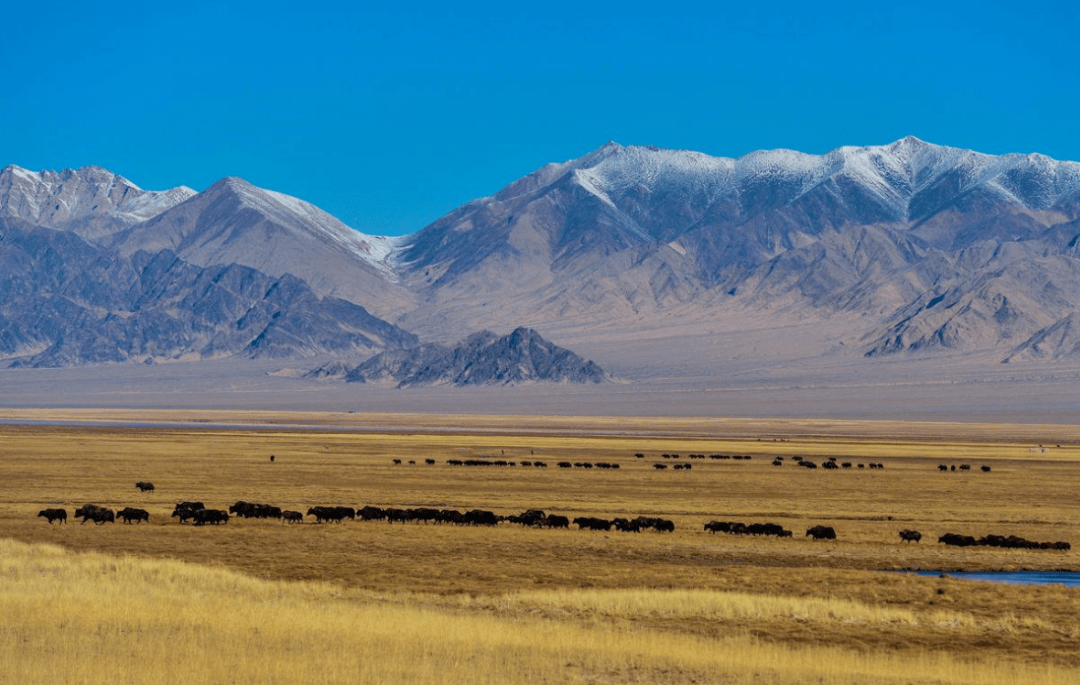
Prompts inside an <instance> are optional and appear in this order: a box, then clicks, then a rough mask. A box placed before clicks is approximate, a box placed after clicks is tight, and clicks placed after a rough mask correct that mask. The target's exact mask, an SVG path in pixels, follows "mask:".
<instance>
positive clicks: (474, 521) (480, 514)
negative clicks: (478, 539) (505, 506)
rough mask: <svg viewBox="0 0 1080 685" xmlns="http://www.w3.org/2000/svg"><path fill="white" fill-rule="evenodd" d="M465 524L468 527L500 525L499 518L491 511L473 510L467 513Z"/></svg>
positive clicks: (464, 519) (464, 518)
mask: <svg viewBox="0 0 1080 685" xmlns="http://www.w3.org/2000/svg"><path fill="white" fill-rule="evenodd" d="M463 523H464V524H465V525H467V526H497V525H499V517H498V516H496V515H495V513H494V512H491V511H485V510H483V509H473V510H471V511H467V512H465V515H464V517H463Z"/></svg>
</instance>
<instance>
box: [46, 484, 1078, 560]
mask: <svg viewBox="0 0 1080 685" xmlns="http://www.w3.org/2000/svg"><path fill="white" fill-rule="evenodd" d="M144 485H149V484H144V483H142V482H140V483H137V484H136V486H137V487H139V488H140V489H143V490H145V489H146V488H144V487H143V486H144ZM149 489H153V486H152V485H151V486H150V488H149ZM38 516H39V517H41V518H45V519H47V520H48V522H49V523H50V524H51V523H53V522H54V521H59V522H60V523H66V522H67V510H65V509H43V510H42V511H41V512H39V513H38ZM304 516H305V515H304V514H301V513H300V512H299V511H290V510H283V509H282V508H281V507H277V506H274V505H271V504H260V503H257V502H245V501H242V500H241V501H239V502H236V503H235V504H233V505H232V506H230V507H229V509H228V511H226V510H224V509H207V508H206V507H205V506H204V505H203V503H202V502H180V503H179V504H177V505H176V506H175V508H174V509H173V513H172V517H173V518H177V519H179V520H180V523H186V522H188V521H191V522H192V523H193V524H194V525H196V526H203V525H219V524H224V523H228V521H229V519H230V518H233V517H236V518H255V519H260V518H261V519H278V520H281V521H282V522H284V523H303V522H304ZM307 516H311V517H313V518H314V519H315V522H316V523H341V522H342V521H344V520H345V519H350V520H356V519H360V520H361V521H386V522H388V523H408V522H414V523H434V524H452V525H463V526H497V525H499V524H500V523H502V522H504V521H505V522H508V523H513V524H518V525H521V526H525V527H530V528H566V529H569V528H570V524H571V523H573V524H574V525H576V526H577V527H578V529H579V530H601V531H610V530H611V529H612V528H614V529H615V530H616V531H620V532H632V533H639V532H641V531H643V530H653V531H656V532H659V533H663V532H668V533H671V532H674V531H675V523H674V522H673V521H671V520H669V519H664V518H659V517H652V516H639V517H637V518H634V519H628V518H624V517H616V518H613V519H610V520H609V519H603V518H596V517H591V516H580V517H578V518H575V519H574V520H573V521H571V520H570V519H569V518H568V517H566V516H561V515H559V514H547V513H545V512H544V511H542V510H540V509H528V510H526V511H524V512H522V513H521V514H515V515H510V516H500V515H497V514H495V513H494V512H491V511H486V510H483V509H473V510H470V511H466V512H461V511H457V510H455V509H434V508H428V507H417V508H410V509H398V508H394V507H385V508H384V507H374V506H366V507H361V508H359V509H354V508H353V507H346V506H313V507H310V508H309V509H308V510H307ZM75 518H81V519H82V522H83V523H86V522H87V521H93V522H94V523H96V524H99V525H100V524H103V523H111V522H114V521H116V519H118V518H119V519H122V520H123V521H124V522H125V523H129V524H130V523H141V522H143V521H147V522H149V520H150V514H149V512H147V511H146V510H145V509H136V508H132V507H125V508H124V509H121V510H120V511H118V512H115V513H114V512H113V510H112V509H109V508H107V507H101V506H98V505H95V504H86V505H83V506H82V507H79V508H78V509H76V510H75ZM704 531H705V532H709V533H727V534H729V535H752V536H763V537H769V536H771V537H778V538H790V537H792V532H791V531H790V530H787V529H785V528H784V527H783V526H781V525H779V524H776V523H750V524H746V523H742V522H738V521H709V522H708V523H706V524H705V525H704ZM806 537H811V538H813V539H815V540H835V539H836V530H835V529H834V528H833V527H832V526H823V525H816V526H812V527H810V528H808V529H807V531H806ZM921 539H922V533H920V532H919V531H917V530H901V531H900V540H901V541H902V542H916V543H917V542H919V541H920V540H921ZM938 542H939V543H941V544H945V545H953V546H959V547H974V546H983V547H1003V548H1009V549H1050V550H1060V551H1068V550H1070V549H1072V546H1071V545H1070V544H1069V543H1068V542H1033V541H1031V540H1025V539H1024V538H1021V537H1017V536H1015V535H1010V536H1007V537H1006V536H1003V535H987V536H984V537H981V538H975V537H972V536H970V535H957V534H955V533H946V534H945V535H942V536H941V537H939V538H938Z"/></svg>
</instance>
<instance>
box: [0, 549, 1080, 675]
mask: <svg viewBox="0 0 1080 685" xmlns="http://www.w3.org/2000/svg"><path fill="white" fill-rule="evenodd" d="M0 579H2V580H3V584H2V585H0V609H2V610H3V615H4V617H5V620H4V621H3V622H0V663H2V664H4V668H3V674H4V675H3V679H4V681H5V682H18V683H44V682H49V683H52V682H74V683H93V682H109V683H146V682H154V683H217V682H231V683H233V682H259V683H288V684H290V685H293V684H300V685H303V684H306V683H313V684H314V683H386V682H401V683H432V684H438V683H478V682H479V683H556V682H640V683H663V682H718V683H782V682H818V683H856V682H857V683H868V682H873V683H910V682H941V683H972V684H976V683H989V682H1010V683H1035V682H1038V683H1041V684H1045V685H1056V684H1057V683H1072V682H1075V681H1074V680H1073V677H1074V672H1073V671H1072V670H1070V669H1068V668H1063V667H1060V666H1057V665H1053V664H1046V663H1026V662H1024V661H1022V660H1016V659H1013V660H1006V661H995V662H992V663H987V662H985V661H975V660H971V659H968V658H965V657H964V656H963V655H953V654H949V653H945V652H928V651H925V650H923V651H913V650H897V649H892V650H884V651H876V650H853V649H849V648H844V647H838V646H833V645H812V646H799V645H792V644H782V643H767V642H763V641H761V640H758V639H755V638H753V637H750V636H748V635H746V634H743V635H739V636H732V637H721V638H712V637H707V636H702V635H700V634H696V633H695V632H694V631H690V630H685V629H679V628H669V629H664V628H661V627H650V625H649V624H648V622H649V621H650V620H656V619H661V620H676V621H680V620H693V621H698V620H706V621H725V620H737V619H740V618H746V617H763V618H765V619H767V620H774V621H775V620H780V621H810V622H817V623H829V622H843V623H850V624H851V626H852V629H853V630H857V629H865V628H868V627H872V626H885V627H888V626H893V625H897V624H904V625H917V624H918V623H919V622H920V621H922V620H923V619H920V618H918V617H917V616H916V615H915V614H913V613H912V612H908V611H905V610H895V609H893V610H890V609H882V608H878V607H871V606H867V605H863V604H860V603H857V602H844V601H820V600H816V599H801V600H800V599H793V598H765V597H762V596H760V595H754V594H746V593H727V592H718V591H704V590H697V591H685V590H683V591H680V590H674V591H662V590H641V589H639V590H556V591H542V592H526V593H516V594H515V593H511V594H508V595H503V596H498V597H490V596H485V597H479V598H477V597H458V598H456V599H453V600H447V599H446V598H442V599H440V598H425V597H422V596H410V595H384V594H377V593H372V592H369V591H360V590H355V589H349V588H343V587H341V586H337V585H334V584H329V583H319V582H283V581H265V580H259V579H255V578H251V577H250V576H245V575H242V574H239V573H236V572H234V571H230V570H226V569H222V568H210V567H205V566H196V565H190V564H186V563H183V562H179V561H174V560H161V559H142V558H135V557H130V556H121V557H118V556H113V555H106V554H100V553H83V554H74V553H71V552H67V551H64V550H62V549H61V548H58V547H56V546H53V545H43V544H38V545H28V544H25V543H19V542H14V541H0ZM643 619H644V620H645V622H646V624H645V627H642V624H641V622H642V620H643ZM926 620H928V621H929V622H930V623H929V626H928V627H933V626H936V625H938V624H945V625H948V626H950V627H951V628H952V629H953V630H959V631H962V632H963V633H964V634H965V635H989V634H994V633H998V632H1003V633H1006V634H1011V633H1022V632H1025V631H1030V630H1032V629H1033V627H1034V625H1035V624H1037V627H1038V628H1039V629H1042V630H1046V629H1047V628H1049V626H1048V624H1046V623H1044V622H1042V621H1023V620H1016V619H1010V620H1005V621H979V620H976V619H973V618H972V617H970V616H969V615H966V614H964V613H962V612H955V611H938V612H935V613H934V614H933V615H932V616H930V617H928V618H927V619H926Z"/></svg>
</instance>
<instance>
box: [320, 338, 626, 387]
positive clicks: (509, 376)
mask: <svg viewBox="0 0 1080 685" xmlns="http://www.w3.org/2000/svg"><path fill="white" fill-rule="evenodd" d="M308 376H309V377H311V378H342V379H344V380H346V381H350V382H391V383H395V384H396V385H397V387H399V388H403V387H408V386H412V385H462V386H463V385H511V384H522V383H530V382H536V381H544V382H556V383H604V382H607V381H609V380H610V378H609V377H608V375H607V374H606V373H604V371H603V369H601V368H600V367H599V366H597V365H596V363H594V362H592V361H587V360H585V359H582V358H581V357H579V356H577V355H576V354H574V353H573V352H571V351H569V350H567V349H564V348H562V347H559V346H558V345H553V344H551V343H550V342H548V341H547V340H544V339H543V338H542V337H541V336H540V334H539V333H537V332H536V331H534V330H531V329H528V328H517V329H515V330H514V331H512V332H511V333H509V334H508V335H504V336H498V335H495V334H494V333H492V332H491V331H481V332H479V333H474V334H473V335H471V336H469V337H468V338H466V339H465V340H463V341H461V342H460V343H458V344H456V345H439V344H434V343H428V344H426V345H420V346H418V347H415V348H411V349H402V350H389V351H386V352H381V353H379V354H377V355H375V356H374V357H372V358H371V359H368V360H367V361H365V362H363V363H362V364H357V365H354V366H350V365H348V364H344V363H342V362H331V363H330V364H325V365H323V366H320V367H319V368H317V369H315V370H313V371H311V372H310V373H309V374H308Z"/></svg>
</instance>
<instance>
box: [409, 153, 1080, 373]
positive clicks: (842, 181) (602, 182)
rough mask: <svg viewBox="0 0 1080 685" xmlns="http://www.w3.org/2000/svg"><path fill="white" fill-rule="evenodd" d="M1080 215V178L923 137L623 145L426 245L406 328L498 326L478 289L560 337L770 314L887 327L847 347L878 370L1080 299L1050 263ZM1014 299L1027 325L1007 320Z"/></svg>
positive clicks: (425, 235)
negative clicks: (839, 142) (813, 143)
mask: <svg viewBox="0 0 1080 685" xmlns="http://www.w3.org/2000/svg"><path fill="white" fill-rule="evenodd" d="M1078 217H1080V164H1077V163H1075V162H1058V161H1054V160H1051V159H1049V158H1047V157H1044V156H1041V155H1020V154H1015V155H1003V156H993V155H985V154H980V153H977V152H972V151H969V150H960V149H956V148H949V147H942V146H938V145H932V144H929V143H925V142H923V141H920V140H918V139H916V138H910V137H909V138H905V139H903V140H899V141H897V142H895V143H892V144H891V145H886V146H873V147H843V148H839V149H837V150H834V151H832V152H829V153H828V154H825V155H819V156H815V155H807V154H803V153H798V152H793V151H790V150H772V151H761V152H755V153H752V154H749V155H746V156H744V157H740V158H738V159H728V158H715V157H709V156H707V155H703V154H701V153H697V152H688V151H676V150H660V149H656V148H650V147H622V146H619V145H617V144H614V143H609V144H607V145H605V146H603V147H601V148H600V149H598V150H596V151H594V152H592V153H590V154H588V155H585V156H584V157H581V158H580V159H577V160H573V161H570V162H566V163H563V164H560V165H549V166H547V167H544V168H543V169H540V170H539V171H537V172H535V173H534V174H532V175H530V176H528V177H526V178H524V179H522V180H521V181H518V182H516V183H514V184H511V185H510V186H508V187H507V188H505V189H504V190H502V191H500V192H499V193H496V194H495V195H493V196H491V197H487V198H481V199H479V200H476V201H473V202H471V203H469V204H467V205H464V206H462V207H460V208H458V209H457V210H455V211H454V212H451V213H450V214H448V215H447V216H446V217H444V218H442V219H440V220H439V221H437V222H435V223H434V224H432V225H431V226H429V227H427V228H425V229H423V230H422V231H420V232H418V233H416V234H414V235H413V236H411V237H410V238H408V239H407V240H406V241H405V243H404V244H403V246H402V252H401V257H400V262H401V263H402V264H403V265H404V276H405V278H406V279H407V280H408V282H409V283H410V284H411V285H413V287H415V288H417V289H418V290H419V291H420V292H421V293H422V295H423V296H422V299H421V300H420V306H419V307H418V308H417V310H415V311H414V312H411V313H410V314H408V315H407V316H406V317H404V318H403V319H402V321H403V322H405V324H406V326H407V327H410V328H411V329H414V330H418V331H420V332H422V333H427V332H431V333H433V332H434V331H436V330H438V329H439V328H440V327H441V326H444V325H445V322H446V321H447V320H448V319H449V320H454V321H467V322H468V324H467V325H468V326H470V327H472V328H478V327H482V326H492V325H493V324H494V323H495V322H496V321H497V320H498V317H499V313H498V311H497V310H496V309H493V307H492V306H491V305H490V304H489V306H488V307H487V308H486V309H480V308H477V307H473V306H471V304H470V303H469V302H467V301H464V300H463V298H462V293H464V292H468V293H472V294H473V296H474V297H476V298H477V299H482V300H484V301H487V302H489V303H491V302H498V303H499V306H500V307H501V311H510V312H512V313H513V315H514V319H515V320H517V321H521V322H523V323H528V324H530V325H535V326H538V327H540V328H541V329H542V330H551V328H552V327H556V328H566V327H567V326H568V325H573V326H596V325H604V324H607V323H609V322H611V321H613V320H620V319H621V320H624V321H629V320H634V321H639V320H641V319H642V318H643V317H644V318H648V317H655V316H658V315H661V313H663V312H667V313H670V312H673V311H682V312H684V313H685V315H686V316H688V317H690V318H691V319H693V318H695V317H698V318H700V317H705V318H717V317H719V318H720V319H722V318H723V316H724V313H725V312H729V311H732V310H733V309H740V308H741V309H744V310H745V309H746V308H758V309H760V308H762V307H767V308H769V309H771V310H777V309H785V308H786V309H789V310H798V311H800V312H802V313H803V315H809V314H808V313H809V312H815V311H816V312H818V315H832V314H835V313H837V312H856V313H860V314H867V315H871V316H873V317H874V318H873V321H875V322H878V323H876V324H874V325H871V326H867V330H865V331H864V333H863V336H862V337H860V338H859V339H856V340H849V341H848V342H855V343H857V344H861V345H864V346H865V350H866V351H867V352H869V353H873V354H880V353H883V352H886V351H891V352H895V351H901V350H905V349H912V348H919V349H927V348H932V347H934V346H935V345H938V346H945V347H950V348H955V347H960V348H965V347H973V348H983V347H987V346H990V347H994V346H998V345H1005V344H1015V343H1016V342H1019V340H1020V339H1023V337H1026V335H1029V334H1030V333H1031V332H1033V330H1034V329H1032V328H1031V327H1032V326H1034V327H1036V328H1038V327H1041V326H1042V325H1046V324H1047V323H1048V322H1052V321H1055V320H1057V319H1058V318H1061V317H1063V316H1065V315H1066V314H1068V313H1069V311H1071V310H1069V307H1070V306H1072V304H1073V303H1077V302H1080V298H1077V297H1076V295H1075V294H1074V292H1073V291H1075V290H1076V288H1075V286H1074V285H1073V284H1074V283H1075V282H1076V278H1075V277H1076V273H1075V271H1076V269H1075V267H1076V265H1077V262H1075V260H1074V258H1073V257H1067V258H1066V259H1065V260H1064V262H1061V263H1055V264H1054V265H1053V266H1052V268H1049V265H1048V264H1046V263H1044V261H1043V260H1046V259H1050V258H1051V257H1052V256H1054V255H1057V254H1060V253H1062V252H1064V251H1066V250H1068V249H1072V248H1070V247H1069V245H1070V243H1071V242H1073V241H1074V239H1075V237H1076V236H1077V235H1078V234H1080V229H1078V228H1077V225H1076V223H1075V222H1076V220H1077V218H1078ZM1014 243H1018V244H1020V245H1022V246H1023V247H1022V249H1014V248H1012V247H1010V244H1014ZM1073 245H1074V247H1075V243H1074V242H1073ZM1059 261H1060V260H1059ZM1034 274H1041V280H1040V279H1034V280H1032V279H1031V278H1028V275H1032V276H1033V275H1034ZM1025 279H1027V280H1025ZM980 284H981V287H980ZM993 284H996V289H995V287H994V285H993ZM1029 286H1030V288H1029ZM1001 289H1004V290H1006V291H1008V292H1009V294H1010V295H1011V298H1010V299H1011V301H1013V302H1025V304H1026V306H1025V310H1024V312H1023V313H1022V314H1018V315H1017V316H1018V317H1019V318H1015V319H1014V318H1010V317H1009V316H1005V315H1004V314H1002V315H1001V316H998V317H997V318H995V317H994V316H993V315H992V314H993V312H997V311H999V309H1000V307H999V306H998V305H995V304H994V301H995V298H998V297H999V295H1001V293H1000V292H998V290H1001ZM1029 289H1030V290H1031V292H1028V290H1029ZM946 291H953V292H954V293H965V294H966V296H967V297H969V298H971V300H972V302H973V303H974V302H977V303H978V304H977V305H975V306H972V307H962V308H960V309H958V310H957V309H952V308H951V307H950V308H949V309H950V314H949V316H950V317H951V318H950V319H949V322H948V323H945V322H943V323H939V324H935V323H934V317H933V316H931V315H930V314H931V313H930V310H929V309H926V308H923V309H919V305H918V303H919V302H920V301H922V302H927V301H930V300H933V299H934V298H935V297H937V296H938V295H939V294H941V293H943V292H946ZM961 299H962V298H961ZM944 309H945V308H942V310H944ZM448 312H452V316H448ZM988 312H989V313H988ZM664 316H666V314H664ZM1004 321H1010V323H1008V324H1006V323H1003V322H1004ZM567 322H573V323H572V324H568V323H567ZM942 326H946V327H949V326H951V327H953V328H955V329H956V330H958V331H968V332H965V333H962V334H957V335H951V334H948V333H947V332H946V331H942V332H941V334H937V333H935V331H937V330H938V329H940V328H941V327H942ZM893 329H896V330H893ZM915 329H918V330H919V331H922V332H919V333H915V332H914V331H915ZM923 329H925V330H923ZM969 329H970V330H969ZM976 329H977V330H978V331H979V332H978V333H977V334H976V333H974V332H973V331H975V330H976Z"/></svg>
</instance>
